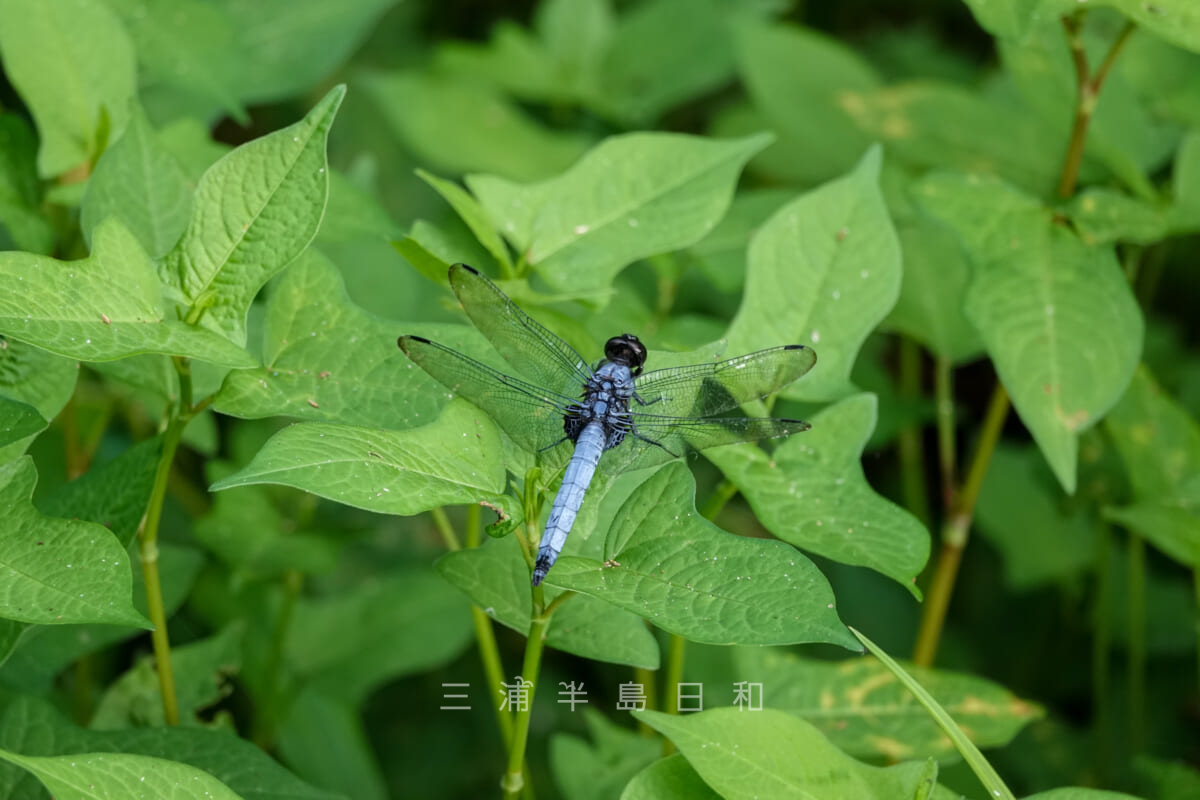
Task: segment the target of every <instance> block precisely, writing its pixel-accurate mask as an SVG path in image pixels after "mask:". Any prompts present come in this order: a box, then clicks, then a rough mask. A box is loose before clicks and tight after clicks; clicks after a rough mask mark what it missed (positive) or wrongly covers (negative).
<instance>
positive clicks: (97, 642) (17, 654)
mask: <svg viewBox="0 0 1200 800" xmlns="http://www.w3.org/2000/svg"><path fill="white" fill-rule="evenodd" d="M132 557H133V558H137V556H136V555H134V556H132ZM203 560H204V559H203V555H202V554H201V553H200V552H199V551H198V550H194V549H192V548H186V547H178V546H175V545H171V544H166V543H160V544H159V546H158V571H159V575H160V577H161V579H162V585H163V607H164V609H165V610H166V614H167V617H168V618H169V617H170V616H171V614H173V613H174V612H175V610H176V609H178V608H179V607H180V606H181V605H183V600H184V598H185V597H186V596H187V594H188V592H189V590H190V589H191V587H192V582H193V581H194V580H195V578H196V575H197V573H198V572H199V571H200V567H201V565H202V564H203ZM133 605H134V607H135V608H136V609H137V610H138V612H140V613H141V614H143V615H145V614H148V613H149V612H148V611H147V609H146V587H145V585H144V583H143V576H142V571H141V570H140V569H136V570H134V571H133ZM26 628H27V630H26ZM140 635H144V634H143V632H142V631H141V630H139V629H137V628H129V627H121V626H116V625H110V624H91V625H33V626H25V625H23V624H22V623H18V622H13V621H11V620H5V619H0V662H2V663H3V668H2V669H0V682H2V683H3V684H4V685H6V686H10V687H13V688H16V689H19V690H21V691H25V692H35V693H38V694H45V693H48V692H50V691H51V690H52V689H53V687H54V680H55V678H56V677H57V676H58V674H59V673H60V672H62V671H63V670H64V669H66V668H67V667H69V666H70V665H71V664H72V663H73V662H75V661H76V660H78V659H79V658H80V657H81V656H84V655H87V654H88V653H95V652H98V651H100V650H103V649H104V648H106V647H108V646H109V645H113V644H117V643H119V642H124V641H127V640H129V639H132V638H134V637H136V636H140ZM18 640H19V642H18ZM18 643H19V645H20V646H19V647H17V644H18ZM14 648H15V649H14ZM5 659H7V661H5Z"/></svg>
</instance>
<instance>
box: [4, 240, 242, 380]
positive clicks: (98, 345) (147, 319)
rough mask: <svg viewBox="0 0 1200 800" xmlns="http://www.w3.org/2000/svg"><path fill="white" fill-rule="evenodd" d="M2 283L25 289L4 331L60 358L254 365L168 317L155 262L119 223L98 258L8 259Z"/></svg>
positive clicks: (8, 299) (12, 300)
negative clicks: (153, 357)
mask: <svg viewBox="0 0 1200 800" xmlns="http://www.w3.org/2000/svg"><path fill="white" fill-rule="evenodd" d="M0 280H3V281H5V282H9V285H11V286H20V287H21V289H20V291H18V292H13V293H4V294H0V331H3V333H4V334H5V335H6V336H8V337H10V338H13V339H19V340H21V341H23V342H28V343H30V344H32V345H36V346H37V347H41V348H44V349H46V350H49V351H50V352H52V353H58V354H59V355H64V356H68V357H69V358H78V359H82V360H85V361H109V360H111V359H116V358H123V357H125V356H132V355H138V354H140V353H163V354H166V355H177V356H189V357H192V358H197V359H200V360H203V361H211V362H214V363H217V364H223V365H227V366H240V367H247V366H251V365H252V364H253V363H254V359H253V358H251V356H250V354H249V353H247V352H245V351H244V350H242V349H241V348H240V347H237V346H235V345H233V344H231V343H230V342H229V341H227V340H225V339H224V338H222V337H220V336H217V335H215V334H213V333H211V332H209V331H205V330H201V329H199V328H193V327H191V326H189V325H185V324H184V323H182V322H180V321H178V320H176V319H170V318H168V312H167V311H166V310H165V309H164V307H163V306H164V304H163V298H162V289H161V286H160V285H159V282H158V277H157V276H156V275H155V274H154V267H153V265H152V264H151V263H150V259H149V258H147V256H146V252H145V251H144V250H143V249H142V247H141V245H139V244H138V242H137V239H136V238H134V236H133V235H132V234H131V233H130V232H129V231H128V230H126V229H125V227H124V226H123V225H121V223H120V222H119V221H118V220H115V219H112V218H109V219H108V220H107V221H105V222H104V223H102V224H101V225H100V226H99V227H98V228H97V229H96V231H95V234H94V241H93V246H92V254H91V255H90V256H89V257H88V258H86V259H83V260H82V261H65V262H64V261H56V260H54V259H52V258H48V257H46V256H37V255H33V254H32V253H0ZM170 316H172V317H173V316H174V314H173V313H172V314H171V315H170Z"/></svg>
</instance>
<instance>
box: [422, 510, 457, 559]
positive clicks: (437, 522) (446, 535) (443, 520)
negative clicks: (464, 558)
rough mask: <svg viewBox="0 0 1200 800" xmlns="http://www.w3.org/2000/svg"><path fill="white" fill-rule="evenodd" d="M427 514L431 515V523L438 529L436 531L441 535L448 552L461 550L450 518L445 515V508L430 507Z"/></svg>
mask: <svg viewBox="0 0 1200 800" xmlns="http://www.w3.org/2000/svg"><path fill="white" fill-rule="evenodd" d="M429 516H431V517H433V524H434V526H435V527H436V528H437V529H438V533H440V534H441V535H442V541H444V542H445V543H446V549H447V550H449V551H450V552H454V551H455V550H461V549H462V545H461V544H459V543H458V536H456V535H455V533H454V526H452V525H451V524H450V518H449V517H447V516H446V511H445V509H443V508H442V507H441V506H438V507H437V508H433V509H430V511H429Z"/></svg>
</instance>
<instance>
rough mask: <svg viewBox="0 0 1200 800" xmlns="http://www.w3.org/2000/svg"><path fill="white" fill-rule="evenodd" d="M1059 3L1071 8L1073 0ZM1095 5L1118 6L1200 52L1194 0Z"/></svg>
mask: <svg viewBox="0 0 1200 800" xmlns="http://www.w3.org/2000/svg"><path fill="white" fill-rule="evenodd" d="M1058 2H1059V4H1060V6H1059V7H1062V6H1063V5H1066V6H1067V7H1070V5H1069V0H1058ZM1095 5H1097V6H1109V7H1111V8H1115V9H1117V10H1118V11H1120V12H1121V13H1122V14H1124V15H1125V16H1127V17H1129V18H1130V19H1131V20H1132V21H1134V22H1136V23H1137V24H1138V25H1139V26H1141V27H1143V28H1145V29H1146V30H1149V31H1153V32H1154V33H1155V34H1157V35H1158V36H1161V37H1162V38H1164V39H1166V40H1167V41H1168V42H1170V43H1171V44H1174V45H1177V46H1179V47H1182V48H1185V49H1187V50H1191V51H1192V52H1193V53H1200V7H1198V6H1197V5H1196V4H1195V3H1193V2H1191V0H1154V2H1153V3H1147V2H1145V0H1096V2H1095Z"/></svg>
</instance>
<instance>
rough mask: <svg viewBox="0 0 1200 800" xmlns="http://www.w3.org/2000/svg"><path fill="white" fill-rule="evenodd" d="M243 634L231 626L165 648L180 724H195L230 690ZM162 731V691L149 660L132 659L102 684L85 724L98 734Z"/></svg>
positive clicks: (152, 659) (235, 625)
mask: <svg viewBox="0 0 1200 800" xmlns="http://www.w3.org/2000/svg"><path fill="white" fill-rule="evenodd" d="M243 631H244V628H243V626H242V625H239V624H237V623H234V624H232V625H230V626H228V627H227V628H226V629H225V630H223V631H221V632H220V633H218V634H216V635H215V636H210V637H209V638H207V639H201V640H200V641H198V642H191V643H189V644H186V645H183V646H178V645H176V646H173V647H172V648H171V672H172V673H173V674H174V677H175V692H176V700H177V702H178V704H179V718H180V721H181V722H182V723H183V724H185V725H197V724H200V720H198V719H197V717H196V715H197V713H199V712H200V711H203V710H204V709H206V708H208V707H210V706H212V705H213V704H215V703H217V702H219V701H220V700H221V699H222V698H224V697H226V696H227V695H228V694H229V693H230V692H231V691H233V687H232V686H231V685H230V684H229V681H228V678H229V676H230V675H232V674H233V673H235V672H237V670H238V668H239V667H240V666H241V661H242V652H241V647H242V642H241V639H242V634H243ZM165 726H166V722H165V720H164V718H163V706H162V687H161V686H160V685H159V682H158V671H157V669H156V668H155V661H154V657H153V656H152V655H147V656H143V657H142V658H140V659H138V661H137V663H136V664H135V665H134V666H133V668H132V669H130V670H128V671H127V672H125V673H124V674H123V675H121V676H119V677H118V678H117V679H116V680H114V681H113V682H112V683H110V684H109V685H108V687H107V688H106V689H105V690H104V694H103V695H102V696H101V698H100V702H99V704H98V705H97V706H96V710H95V713H94V714H93V715H92V719H91V722H90V723H89V727H90V728H92V729H93V730H98V731H104V730H120V729H122V728H138V727H153V728H159V729H161V728H163V727H165Z"/></svg>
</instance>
